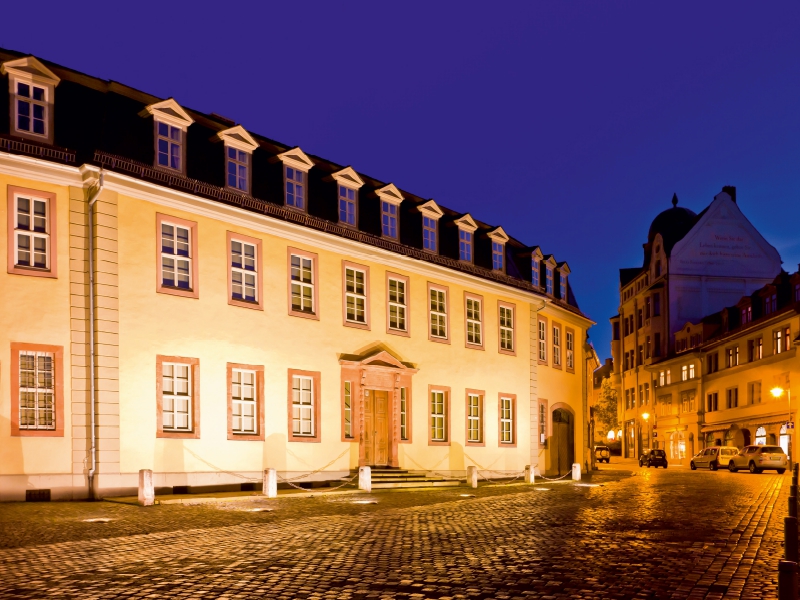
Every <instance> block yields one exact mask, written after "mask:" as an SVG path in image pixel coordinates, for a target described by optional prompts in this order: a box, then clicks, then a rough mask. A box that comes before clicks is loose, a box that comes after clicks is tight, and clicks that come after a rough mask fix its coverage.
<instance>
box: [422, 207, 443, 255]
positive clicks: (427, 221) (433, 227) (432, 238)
mask: <svg viewBox="0 0 800 600" xmlns="http://www.w3.org/2000/svg"><path fill="white" fill-rule="evenodd" d="M422 249H423V250H426V251H428V252H433V253H434V254H435V253H437V252H438V251H439V220H438V219H435V218H433V217H430V216H428V215H426V214H423V215H422Z"/></svg>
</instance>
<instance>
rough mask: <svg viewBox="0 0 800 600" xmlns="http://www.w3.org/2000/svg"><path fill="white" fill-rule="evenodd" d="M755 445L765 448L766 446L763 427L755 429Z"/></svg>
mask: <svg viewBox="0 0 800 600" xmlns="http://www.w3.org/2000/svg"><path fill="white" fill-rule="evenodd" d="M756 445H757V446H766V445H767V430H766V429H764V428H763V427H759V428H758V429H756Z"/></svg>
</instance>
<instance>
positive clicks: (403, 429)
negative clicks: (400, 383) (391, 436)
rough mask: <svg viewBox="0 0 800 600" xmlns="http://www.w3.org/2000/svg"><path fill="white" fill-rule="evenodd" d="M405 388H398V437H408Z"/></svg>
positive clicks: (404, 438)
mask: <svg viewBox="0 0 800 600" xmlns="http://www.w3.org/2000/svg"><path fill="white" fill-rule="evenodd" d="M406 394H407V392H406V388H404V387H403V388H400V439H401V440H407V439H408V398H407V397H406Z"/></svg>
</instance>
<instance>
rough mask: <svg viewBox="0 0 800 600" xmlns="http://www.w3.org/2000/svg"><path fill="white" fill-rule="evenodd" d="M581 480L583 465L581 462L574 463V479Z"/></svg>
mask: <svg viewBox="0 0 800 600" xmlns="http://www.w3.org/2000/svg"><path fill="white" fill-rule="evenodd" d="M580 480H581V465H580V463H573V464H572V481H580Z"/></svg>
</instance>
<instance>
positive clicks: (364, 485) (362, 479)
mask: <svg viewBox="0 0 800 600" xmlns="http://www.w3.org/2000/svg"><path fill="white" fill-rule="evenodd" d="M358 489H360V490H364V491H365V492H371V491H372V469H371V468H370V467H358Z"/></svg>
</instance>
